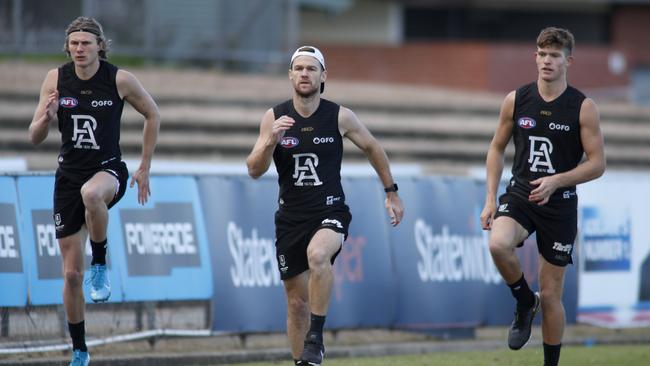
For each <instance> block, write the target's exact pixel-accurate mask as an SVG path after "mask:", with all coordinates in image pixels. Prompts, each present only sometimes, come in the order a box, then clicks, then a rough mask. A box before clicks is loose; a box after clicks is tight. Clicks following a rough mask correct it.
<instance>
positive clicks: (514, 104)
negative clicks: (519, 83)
mask: <svg viewBox="0 0 650 366" xmlns="http://www.w3.org/2000/svg"><path fill="white" fill-rule="evenodd" d="M520 90H521V88H519V89H516V90H515V100H514V101H513V102H512V124H513V125H516V124H517V120H516V117H515V116H516V115H517V100H518V99H519V98H517V97H519V94H520ZM513 132H514V131H513Z"/></svg>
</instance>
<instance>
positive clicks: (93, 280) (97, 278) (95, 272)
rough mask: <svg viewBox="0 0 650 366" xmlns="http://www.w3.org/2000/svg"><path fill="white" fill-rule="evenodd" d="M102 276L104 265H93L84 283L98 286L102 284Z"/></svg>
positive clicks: (103, 274) (104, 273) (104, 269)
mask: <svg viewBox="0 0 650 366" xmlns="http://www.w3.org/2000/svg"><path fill="white" fill-rule="evenodd" d="M104 277H106V266H101V265H97V264H95V265H93V266H92V268H91V270H90V278H89V279H88V280H86V283H90V284H92V285H93V287H100V286H103V285H104Z"/></svg>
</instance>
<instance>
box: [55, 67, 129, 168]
mask: <svg viewBox="0 0 650 366" xmlns="http://www.w3.org/2000/svg"><path fill="white" fill-rule="evenodd" d="M116 75H117V67H115V66H114V65H112V64H109V63H108V62H106V61H103V60H102V61H100V65H99V69H98V70H97V73H95V75H93V77H91V78H90V79H88V80H81V79H79V78H78V77H77V75H76V73H75V71H74V63H72V62H69V63H67V64H65V65H63V66H61V67H59V79H58V84H57V89H58V91H59V111H58V112H57V116H58V119H59V131H60V132H61V151H60V153H59V169H61V170H62V171H64V172H68V173H83V172H88V171H92V170H98V169H101V168H102V167H103V166H105V165H106V164H108V163H110V162H116V161H120V159H121V152H120V145H119V143H120V119H121V116H122V108H123V107H124V101H123V100H122V99H121V98H120V96H119V94H118V92H117V84H116V81H115V77H116Z"/></svg>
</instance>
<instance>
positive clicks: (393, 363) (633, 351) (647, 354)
mask: <svg viewBox="0 0 650 366" xmlns="http://www.w3.org/2000/svg"><path fill="white" fill-rule="evenodd" d="M325 361H326V362H325V363H324V364H323V365H324V366H344V365H345V366H399V365H408V366H430V365H434V366H465V365H477V366H510V365H512V366H541V365H542V364H543V363H544V355H543V352H542V348H541V347H536V348H533V347H531V348H526V349H524V350H521V351H518V352H513V351H509V350H506V349H503V350H495V351H471V352H445V353H431V354H426V355H408V356H390V357H380V358H338V359H336V358H333V359H326V360H325ZM560 361H561V362H560V364H561V365H570V366H618V365H622V366H637V365H638V366H641V365H643V366H645V365H650V345H647V344H646V345H625V346H604V345H598V346H593V347H579V346H573V347H563V349H562V357H561V358H560ZM278 365H287V366H289V365H291V362H288V361H285V362H267V363H249V364H238V365H236V366H278ZM231 366H235V365H231Z"/></svg>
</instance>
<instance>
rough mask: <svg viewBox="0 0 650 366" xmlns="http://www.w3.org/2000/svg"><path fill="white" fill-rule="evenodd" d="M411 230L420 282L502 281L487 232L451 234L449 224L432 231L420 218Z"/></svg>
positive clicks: (488, 282)
mask: <svg viewBox="0 0 650 366" xmlns="http://www.w3.org/2000/svg"><path fill="white" fill-rule="evenodd" d="M414 232H415V246H416V248H417V250H418V253H419V254H420V259H419V260H418V263H417V271H418V275H419V277H420V280H421V281H422V282H458V281H481V282H483V283H486V284H490V283H492V284H496V283H499V282H501V275H500V274H499V272H498V271H497V269H496V267H495V266H494V264H493V262H492V257H491V256H490V252H489V248H488V245H487V234H484V235H459V234H452V233H450V230H449V227H448V226H443V227H442V229H441V230H440V232H439V233H435V232H434V230H433V228H432V227H431V226H430V225H428V224H427V223H426V222H425V221H424V220H422V219H417V220H416V221H415V228H414Z"/></svg>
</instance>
